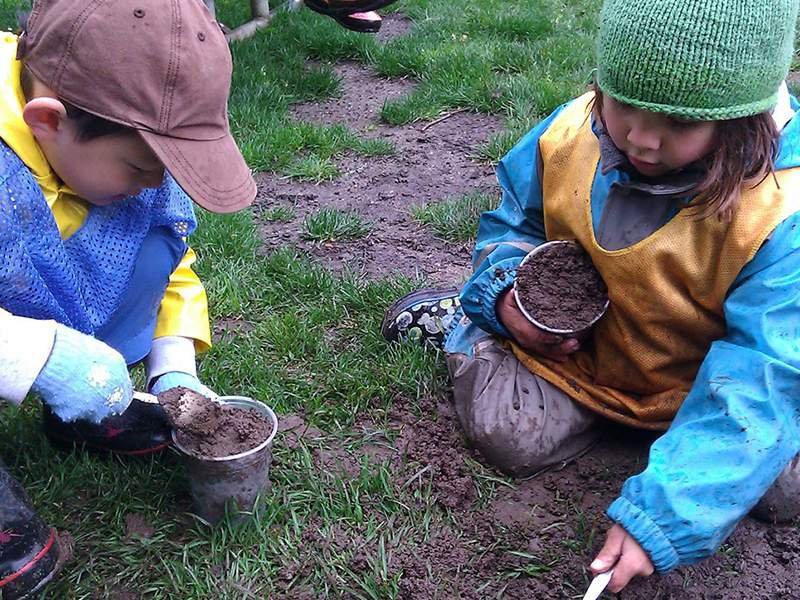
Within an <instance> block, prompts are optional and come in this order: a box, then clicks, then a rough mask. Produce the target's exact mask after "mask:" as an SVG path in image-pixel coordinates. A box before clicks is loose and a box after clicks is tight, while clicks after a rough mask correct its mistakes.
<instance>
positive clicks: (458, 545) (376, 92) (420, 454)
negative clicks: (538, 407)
mask: <svg viewBox="0 0 800 600" xmlns="http://www.w3.org/2000/svg"><path fill="white" fill-rule="evenodd" d="M387 24H388V23H387ZM385 26H386V25H385ZM337 72H338V73H339V75H340V76H341V77H342V78H343V90H344V93H343V96H342V98H340V99H337V100H332V101H328V102H324V103H319V104H308V105H301V106H297V107H295V109H294V116H295V117H296V118H298V119H306V120H311V121H315V122H320V123H333V122H344V123H346V124H347V125H348V126H350V127H352V128H354V129H357V130H359V131H361V132H363V133H364V134H366V135H375V136H381V137H384V138H386V139H389V140H391V141H392V142H393V143H394V144H395V145H396V147H397V154H396V155H395V156H392V157H379V158H363V157H359V156H345V157H344V158H342V159H341V160H340V161H339V166H340V168H341V170H342V172H343V176H342V177H340V178H338V179H337V180H335V181H333V182H328V183H323V184H319V185H315V184H312V183H298V182H297V181H292V180H288V179H283V178H281V177H278V176H276V175H274V174H261V175H260V176H259V178H258V182H259V195H258V199H257V209H258V208H261V209H269V208H274V207H277V206H292V207H293V208H294V210H295V217H294V219H293V220H292V221H290V222H287V223H270V222H262V223H261V224H260V227H261V233H262V234H263V240H264V250H265V251H271V250H273V249H275V248H277V247H279V246H283V245H292V246H295V247H298V248H300V249H301V250H303V251H304V252H306V253H308V254H309V255H311V256H312V257H315V259H317V260H319V261H320V262H321V263H322V264H324V265H326V266H327V267H329V268H331V269H333V270H334V271H337V272H341V271H343V270H352V271H356V272H358V273H361V274H363V275H364V276H367V277H373V278H377V277H383V276H388V275H393V274H398V273H399V274H403V275H406V276H411V277H413V276H418V275H420V276H423V277H425V278H427V279H429V280H431V281H433V282H436V283H442V284H444V283H458V282H461V281H463V280H464V279H465V278H466V277H467V276H468V274H469V271H470V267H469V257H470V252H471V247H470V246H469V245H463V246H462V245H453V244H448V243H446V242H444V241H442V240H439V239H436V237H435V236H434V235H433V234H432V233H431V232H430V231H428V230H427V229H425V228H424V227H422V226H421V225H418V224H417V223H415V222H414V221H413V220H412V219H411V216H410V207H411V206H412V205H415V204H424V203H426V202H436V201H439V200H443V199H445V198H448V197H454V196H460V195H462V194H464V193H468V192H473V191H482V192H489V193H492V192H498V193H499V190H498V188H497V185H496V181H495V178H494V173H493V169H492V168H491V167H490V166H488V165H484V164H481V163H479V162H477V161H475V160H474V159H473V158H472V156H474V154H475V151H476V148H478V147H479V146H480V144H482V143H483V142H484V141H486V140H487V139H488V138H489V136H490V135H491V134H492V133H494V132H496V131H498V130H499V129H500V127H501V123H500V121H499V119H497V118H495V117H492V116H487V115H478V114H470V113H459V114H456V115H453V116H452V117H450V118H448V119H446V120H444V121H442V122H440V123H437V124H436V125H433V126H432V127H430V128H429V129H427V130H424V131H423V126H422V125H420V124H413V125H409V126H403V127H389V126H386V125H384V124H381V123H380V121H379V114H380V109H381V106H382V105H383V102H384V101H385V99H387V98H392V97H396V96H399V95H401V94H404V93H406V92H407V91H408V90H409V89H411V85H412V84H411V83H410V82H408V81H388V80H384V79H381V78H378V77H376V76H374V75H373V74H371V73H369V71H367V70H366V69H365V68H364V67H362V66H360V65H355V64H342V65H339V66H338V67H337ZM323 207H335V208H339V209H345V210H353V211H356V212H358V213H359V214H360V215H361V216H362V217H363V218H364V219H365V220H367V221H369V222H370V223H371V224H372V227H373V229H372V232H371V233H370V235H369V236H368V237H367V238H365V239H361V240H354V241H348V242H336V243H328V244H315V243H313V242H309V241H307V240H303V239H301V233H302V231H303V220H304V218H305V217H306V216H307V215H309V214H311V213H313V212H315V211H316V210H318V209H320V208H323ZM418 408H419V407H416V408H415V410H411V409H410V403H409V402H407V401H405V400H404V399H402V398H399V399H397V400H396V402H395V403H394V405H393V408H392V412H391V413H390V415H389V420H390V428H389V429H390V432H391V435H390V436H388V437H387V436H384V437H380V436H373V437H371V438H370V442H369V443H365V444H364V445H362V446H360V447H358V446H356V447H354V446H353V445H352V444H346V443H345V441H343V440H342V441H340V442H338V443H336V442H333V443H332V442H331V437H330V436H327V435H326V434H325V433H324V432H321V431H319V430H317V429H314V428H311V427H308V426H307V425H306V424H305V421H304V419H303V418H302V417H301V416H297V415H293V416H291V418H290V420H289V423H288V424H287V425H286V426H284V428H283V432H282V434H281V436H282V437H281V439H279V441H278V443H279V444H285V445H287V446H289V447H294V446H296V445H297V444H300V443H309V444H312V445H315V449H314V453H313V455H314V460H315V462H316V464H317V465H318V467H319V468H320V469H321V470H325V471H328V472H331V471H332V472H337V473H339V474H341V475H343V476H345V477H348V476H350V477H352V476H355V475H356V474H357V473H358V471H359V469H360V468H361V467H362V462H361V460H362V457H363V456H365V455H366V456H368V457H369V458H370V461H369V462H370V463H371V464H376V463H380V464H383V465H387V466H388V468H389V469H390V471H391V473H392V475H393V484H394V485H395V486H396V487H397V489H398V493H400V491H402V492H407V491H409V490H412V491H413V490H415V489H418V490H420V491H423V490H427V489H430V490H431V495H432V497H433V499H434V501H435V502H436V503H438V504H439V505H441V506H442V507H444V508H446V509H447V512H448V514H449V515H450V518H449V520H445V521H444V522H443V523H442V524H441V525H439V526H437V527H436V529H435V530H434V531H432V532H431V534H430V535H429V536H428V537H425V536H423V535H421V534H418V533H417V532H410V533H409V534H408V536H405V535H404V536H401V537H400V538H399V539H395V540H390V541H389V542H388V544H389V545H388V547H387V548H386V551H387V553H386V555H387V557H388V558H387V560H388V561H389V568H390V570H391V573H396V572H402V578H401V580H400V588H401V591H400V598H403V599H408V600H411V599H413V600H426V599H433V598H463V599H478V598H480V599H484V598H495V597H502V598H509V599H517V598H519V599H525V600H529V599H532V598H542V599H544V598H546V599H550V598H580V597H581V596H582V594H583V592H584V591H585V589H586V587H587V585H588V583H589V581H590V575H589V574H588V571H587V566H588V563H589V562H590V561H591V559H592V558H593V557H594V555H595V554H596V552H597V551H598V550H599V548H600V546H601V545H602V542H603V536H604V534H605V531H606V530H607V528H608V527H609V526H610V521H609V519H607V517H605V516H604V512H605V510H606V508H607V506H608V505H609V504H610V502H612V501H613V500H614V498H616V496H617V495H618V493H619V490H620V488H621V486H622V484H623V482H624V481H625V480H626V479H627V478H628V477H630V476H631V475H634V474H636V473H638V472H640V471H641V470H642V469H643V467H644V465H645V464H646V462H647V450H648V447H649V444H650V443H651V442H652V440H653V438H652V437H650V434H646V433H641V432H636V431H633V430H628V429H622V428H617V427H613V426H610V428H609V430H608V432H607V435H606V436H605V437H604V439H603V440H601V442H600V443H598V445H596V446H595V447H594V448H593V449H592V450H591V451H590V452H588V453H587V454H586V455H584V456H583V457H582V458H581V459H579V460H578V461H577V462H575V463H573V464H571V465H568V466H566V467H565V468H563V469H562V470H559V471H550V472H547V473H544V474H541V475H540V476H538V477H536V478H534V479H532V480H527V481H517V482H514V483H513V484H512V485H504V484H503V483H496V485H497V486H498V488H497V489H496V490H495V491H494V493H493V494H490V496H489V499H487V497H486V495H485V494H483V495H482V494H481V487H480V486H481V485H482V484H481V482H480V476H476V472H475V465H476V461H480V460H481V458H480V456H478V455H477V454H476V453H475V452H473V451H472V450H470V449H468V448H466V447H465V445H464V443H463V439H462V437H461V434H460V432H459V429H458V424H457V422H456V419H455V418H454V415H453V413H452V409H451V407H450V406H449V404H447V403H443V402H439V401H436V400H429V401H426V402H423V406H422V411H421V413H420V411H419V410H417V409H418ZM368 419H369V416H368V415H367V416H366V417H365V420H364V421H363V422H359V423H358V424H357V427H360V428H361V429H362V430H364V431H372V430H375V431H377V430H378V429H380V427H379V426H378V425H376V424H374V423H371V422H369V420H368ZM322 439H324V444H323V443H321V442H320V440H322ZM487 472H489V471H487ZM498 477H499V476H498ZM499 481H501V482H502V481H503V480H502V478H499ZM418 496H419V497H423V496H424V494H422V493H420V494H419V495H418ZM418 508H419V510H425V506H422V505H420V506H419V507H418ZM374 543H375V542H374V540H373V541H371V542H367V541H365V540H364V538H363V537H362V536H361V534H360V533H359V532H358V531H356V530H353V529H347V528H344V527H342V528H335V529H334V530H333V531H331V532H330V533H328V534H327V535H323V534H321V533H320V529H319V524H315V523H314V522H309V523H307V524H306V528H305V530H304V534H303V545H302V549H301V553H302V555H303V556H305V557H306V559H305V560H301V561H300V563H299V566H298V564H294V565H286V568H287V569H290V570H291V575H290V576H289V577H287V579H286V582H285V584H279V585H278V587H279V588H281V587H283V588H284V589H278V590H276V593H275V597H276V598H283V597H285V598H314V597H315V596H314V593H313V592H312V591H311V590H309V589H308V588H307V587H304V584H303V583H302V582H303V574H304V573H303V570H304V569H305V568H306V566H307V567H308V568H309V569H310V568H311V565H313V563H314V560H317V559H318V558H319V557H324V556H326V555H328V554H330V553H332V552H333V551H336V552H337V553H342V552H349V553H350V556H351V558H350V561H351V562H350V566H351V568H352V569H353V571H354V572H358V571H363V570H365V569H369V568H371V567H370V566H369V560H368V557H370V556H374V555H375V551H374V550H375V549H374V548H373V547H372V546H370V544H374ZM301 558H302V556H301ZM799 568H800V533H798V531H797V529H796V528H795V527H792V526H768V525H764V524H762V523H759V522H756V521H754V520H751V519H749V518H747V519H745V520H744V521H743V522H742V523H741V524H740V525H739V527H738V528H737V529H736V531H735V533H734V535H733V536H732V537H731V539H730V540H729V541H728V543H726V544H725V545H724V546H723V549H722V551H720V552H719V553H718V554H717V555H716V556H715V557H713V558H711V559H709V560H706V561H704V562H702V563H700V564H698V565H695V566H690V567H683V568H680V569H677V570H675V571H674V572H672V573H670V574H668V575H665V576H658V575H656V576H653V577H650V578H648V579H644V580H637V581H636V582H634V583H632V584H631V585H630V586H628V588H627V589H626V590H625V591H624V592H623V593H622V594H620V595H619V596H618V597H619V598H624V599H626V600H653V599H660V600H667V599H675V600H679V599H685V600H695V599H700V598H702V599H722V598H725V599H737V598H742V599H744V598H747V599H775V598H787V599H788V598H797V597H799V595H798V593H797V591H796V589H795V587H794V583H793V581H794V577H793V575H794V574H795V573H797V571H798V569H799ZM295 576H297V578H296V579H293V578H294V577H295ZM290 580H293V581H295V582H297V584H296V585H295V584H291V583H290ZM606 597H610V595H607V596H606Z"/></svg>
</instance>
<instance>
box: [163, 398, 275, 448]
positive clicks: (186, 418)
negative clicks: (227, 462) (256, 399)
mask: <svg viewBox="0 0 800 600" xmlns="http://www.w3.org/2000/svg"><path fill="white" fill-rule="evenodd" d="M158 401H159V403H160V404H161V406H162V407H163V408H164V411H165V412H166V413H167V417H168V418H169V420H170V422H171V423H172V424H173V426H174V427H175V429H176V430H177V437H178V440H179V442H180V444H181V445H183V446H184V447H185V448H186V449H187V450H190V451H192V452H195V453H197V454H198V455H201V456H209V457H220V456H230V455H232V454H239V453H241V452H247V451H248V450H251V449H252V448H255V447H256V446H258V445H259V444H260V443H261V442H263V441H264V440H265V439H267V437H269V435H270V432H271V430H272V423H270V421H269V419H268V418H267V416H266V415H264V414H263V413H261V412H258V411H256V410H253V409H250V408H239V407H232V406H225V405H224V404H222V403H219V402H214V401H213V400H210V399H209V398H206V397H205V396H203V395H202V394H198V393H197V392H195V391H192V390H190V389H187V388H182V387H177V388H172V389H170V390H167V391H166V392H164V393H162V394H159V395H158Z"/></svg>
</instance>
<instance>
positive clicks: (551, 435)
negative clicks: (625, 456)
mask: <svg viewBox="0 0 800 600" xmlns="http://www.w3.org/2000/svg"><path fill="white" fill-rule="evenodd" d="M447 366H448V369H449V371H450V377H451V379H452V381H453V396H454V401H455V407H456V412H457V413H458V417H459V420H460V421H461V426H462V427H463V429H464V432H465V434H466V437H467V439H468V440H469V442H470V443H471V444H472V445H473V446H475V447H476V448H477V449H478V450H479V451H480V452H481V454H483V456H484V457H485V458H486V459H487V460H488V461H489V462H490V463H491V464H493V465H494V466H496V467H497V468H498V469H500V470H501V471H504V472H506V473H508V474H510V475H513V476H515V477H526V476H530V475H534V474H536V473H537V472H539V471H541V470H542V469H545V468H547V467H551V466H554V465H557V464H559V463H562V462H564V461H569V460H571V459H573V458H575V457H577V456H579V455H580V454H581V453H582V452H583V451H584V450H586V449H587V448H588V447H589V446H591V444H592V443H593V442H594V441H595V440H596V439H597V437H598V435H599V432H598V431H597V428H596V427H595V425H596V423H597V417H596V416H595V415H594V414H593V413H591V412H590V411H589V410H587V409H585V408H583V407H582V406H580V405H578V404H577V403H575V402H574V401H573V400H572V399H571V398H570V397H569V396H568V395H567V394H565V393H564V392H562V391H561V390H559V389H558V388H556V387H555V386H553V385H551V384H550V383H548V382H547V381H545V380H543V379H541V378H539V377H537V376H536V375H534V374H533V373H531V372H530V371H529V370H528V369H526V368H525V366H524V365H522V364H521V363H520V362H519V361H518V360H517V358H516V357H515V356H514V354H513V352H511V350H508V349H506V348H504V347H503V345H502V344H501V343H500V342H498V341H497V340H496V339H494V338H491V337H485V338H484V339H482V340H480V341H479V342H477V343H476V344H475V345H474V347H473V355H472V356H468V355H466V354H461V353H452V354H448V355H447Z"/></svg>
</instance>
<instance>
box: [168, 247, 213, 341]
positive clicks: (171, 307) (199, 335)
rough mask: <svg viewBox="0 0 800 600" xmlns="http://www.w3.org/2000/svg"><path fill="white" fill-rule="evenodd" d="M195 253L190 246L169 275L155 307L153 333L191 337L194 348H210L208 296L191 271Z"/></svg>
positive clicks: (198, 279) (195, 257) (195, 258)
mask: <svg viewBox="0 0 800 600" xmlns="http://www.w3.org/2000/svg"><path fill="white" fill-rule="evenodd" d="M195 260H197V256H196V255H195V253H194V251H193V250H192V249H191V248H189V249H188V250H187V251H186V254H185V255H184V257H183V259H182V260H181V262H180V264H178V267H177V268H176V269H175V272H174V273H173V274H172V275H171V276H170V278H169V284H168V285H167V291H166V292H165V294H164V299H163V300H162V301H161V306H159V308H158V317H157V320H156V331H155V335H154V337H156V338H160V337H164V336H168V335H179V336H181V337H187V338H190V339H193V340H194V347H195V350H196V351H197V352H205V351H206V350H208V349H209V348H211V327H210V325H209V320H208V298H207V297H206V290H205V288H203V284H202V283H201V282H200V278H199V277H198V276H197V275H196V274H195V272H194V271H192V265H193V264H194V262H195Z"/></svg>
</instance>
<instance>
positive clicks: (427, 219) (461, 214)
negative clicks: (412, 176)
mask: <svg viewBox="0 0 800 600" xmlns="http://www.w3.org/2000/svg"><path fill="white" fill-rule="evenodd" d="M496 206H497V198H495V197H494V196H489V195H486V194H481V193H472V194H466V195H465V196H462V197H461V198H453V199H450V200H444V201H442V202H433V203H430V204H427V205H425V206H415V207H412V209H411V214H412V216H413V217H414V219H416V220H417V221H419V222H420V223H422V224H423V225H427V226H428V227H430V228H431V229H433V230H434V232H436V235H437V236H438V237H440V238H442V239H444V240H447V241H449V242H467V241H469V240H472V239H474V238H475V235H476V233H477V231H478V220H479V219H480V216H481V213H484V212H486V211H487V210H492V209H494V208H496Z"/></svg>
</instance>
